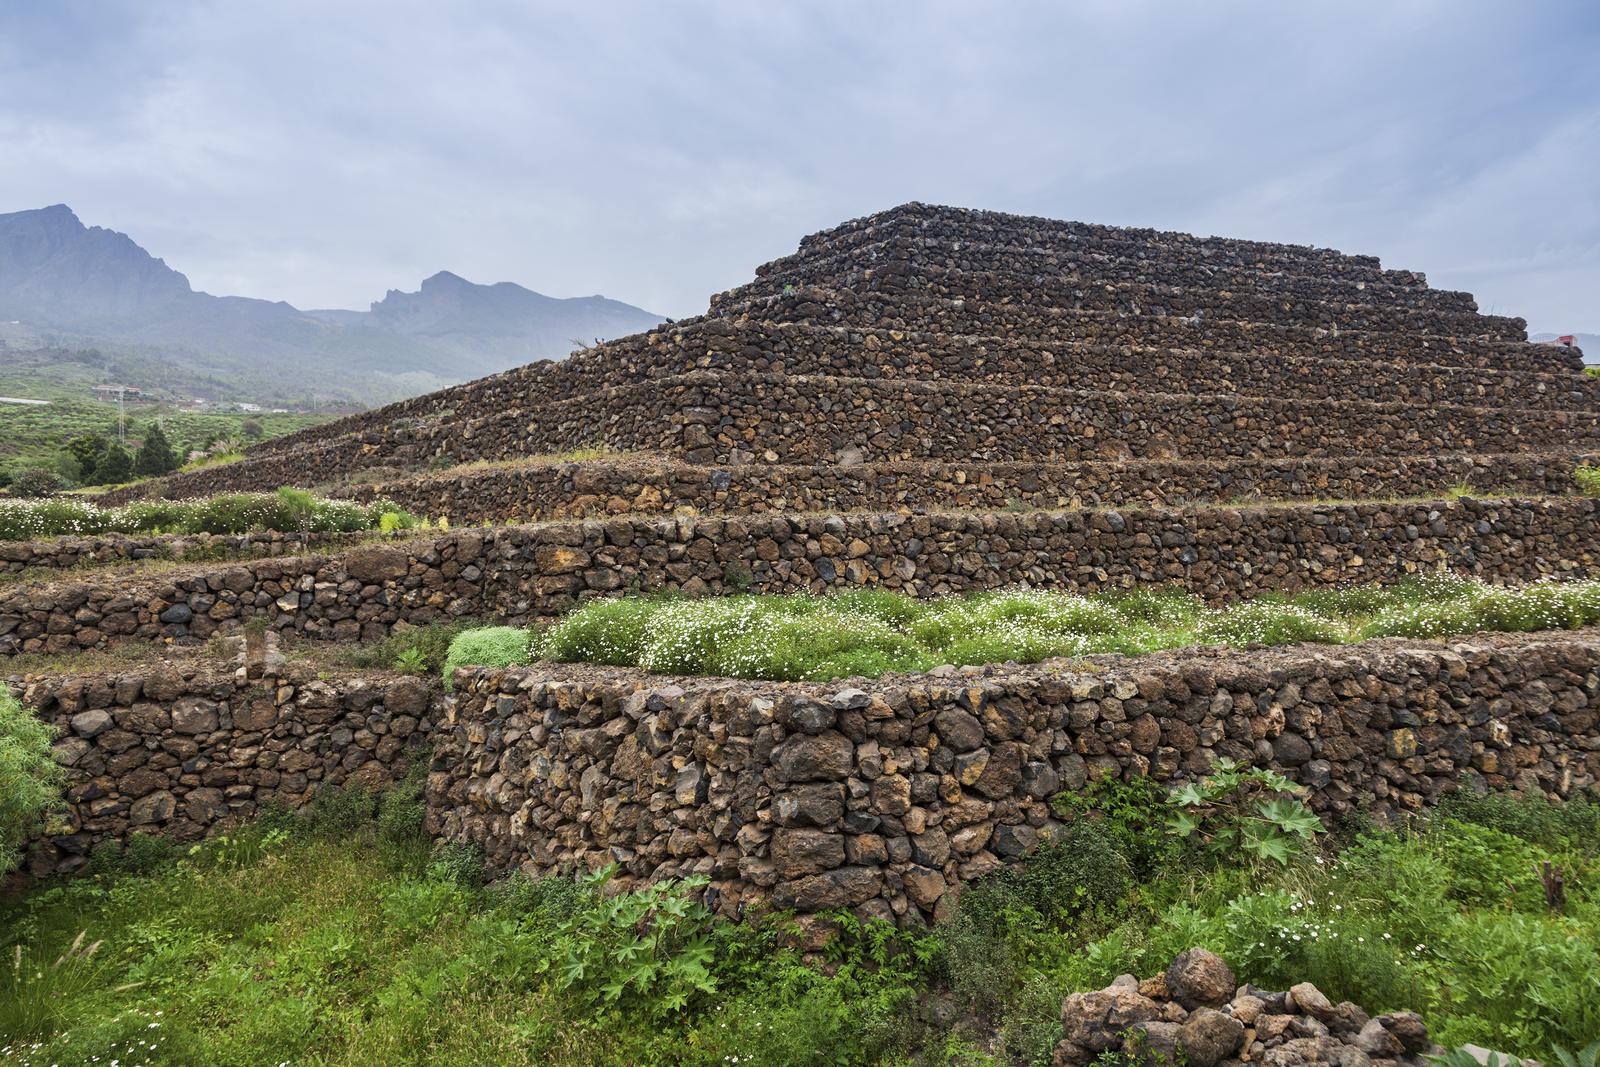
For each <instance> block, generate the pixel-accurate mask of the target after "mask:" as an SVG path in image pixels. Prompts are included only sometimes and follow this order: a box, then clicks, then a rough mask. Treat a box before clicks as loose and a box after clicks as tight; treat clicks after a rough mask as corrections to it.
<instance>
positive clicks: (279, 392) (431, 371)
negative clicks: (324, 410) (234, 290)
mask: <svg viewBox="0 0 1600 1067" xmlns="http://www.w3.org/2000/svg"><path fill="white" fill-rule="evenodd" d="M0 319H4V320H15V321H18V322H21V323H24V324H26V325H27V326H30V327H33V328H34V329H36V330H44V331H50V332H51V333H52V334H54V335H56V337H57V339H58V340H59V341H61V342H64V343H67V344H74V345H94V346H96V347H101V348H108V349H111V350H114V351H115V350H123V351H133V352H139V353H141V354H145V355H150V354H160V355H162V356H164V357H166V358H169V359H170V360H171V361H173V362H174V363H176V364H180V365H182V366H185V367H188V368H190V369H193V370H195V371H197V372H201V373H205V374H209V375H222V376H225V377H229V378H232V379H234V380H237V381H239V382H240V384H241V387H242V388H244V389H246V390H247V391H250V392H253V393H254V394H256V398H259V399H276V398H279V397H292V396H304V395H307V392H308V391H309V392H310V393H311V394H313V395H322V396H324V397H325V398H327V397H343V398H347V399H352V400H359V401H361V402H366V403H375V402H381V401H385V400H391V399H396V398H398V397H401V396H406V395H411V394H413V393H415V392H417V391H419V390H422V389H426V388H433V387H438V386H441V385H447V384H451V383H453V382H458V381H466V380H469V379H471V378H476V377H481V376H483V375H485V374H493V373H496V372H497V371H501V370H506V369H508V368H510V367H514V366H519V365H521V364H523V363H529V362H535V361H538V360H544V359H558V358H561V357H562V356H565V355H566V354H567V353H568V352H569V351H571V350H572V348H573V347H575V343H577V342H581V343H588V342H589V341H590V340H591V339H593V338H595V337H607V338H614V337H619V336H624V335H626V334H630V333H636V332H638V331H640V330H644V329H648V328H650V327H651V326H654V325H656V324H658V323H660V322H662V321H663V319H662V317H661V316H659V315H655V314H653V313H651V312H648V311H645V310H643V309H642V308H637V307H634V306H633V305H630V304H626V303H623V302H621V301H617V300H612V299H610V298H607V297H602V296H585V297H571V298H562V297H552V296H546V295H544V294H542V293H537V292H534V291H533V290H531V289H526V288H524V287H522V286H520V285H517V284H516V283H514V282H496V283H492V284H489V285H479V284H477V283H473V282H469V281H467V280H466V279H465V278H463V277H461V276H460V275H458V274H455V273H453V272H450V271H439V272H437V273H435V274H433V275H431V276H429V277H428V278H427V279H424V280H423V282H422V283H421V284H420V285H419V287H418V289H417V290H416V291H414V292H407V291H404V290H400V289H390V290H389V291H388V292H386V293H385V294H384V296H383V298H382V299H379V300H375V301H373V302H372V304H371V305H370V306H369V308H368V309H367V310H366V311H353V310H342V309H311V310H301V309H299V308H296V307H295V306H293V305H292V304H289V303H287V302H285V301H269V300H261V299H257V298H254V297H246V296H216V295H213V294H210V293H206V292H203V291H200V290H196V289H194V288H193V286H192V285H191V284H190V283H189V279H188V278H187V276H185V275H184V274H183V273H181V272H180V271H178V270H176V269H174V268H173V267H171V266H169V265H168V264H167V263H166V261H165V260H163V259H160V258H159V257H156V256H154V255H152V254H151V253H150V252H148V251H147V250H145V249H144V248H143V247H142V246H140V245H139V244H138V243H137V242H136V241H134V240H133V239H132V238H131V237H129V236H128V235H126V234H123V233H120V232H118V231H116V230H111V229H107V228H104V227H100V226H92V227H91V226H86V225H84V223H83V222H82V220H80V219H79V218H78V216H77V215H76V213H74V212H73V211H72V210H71V208H69V207H68V206H67V205H65V204H52V205H50V206H48V207H44V208H36V209H31V210H26V211H19V212H11V213H8V214H0Z"/></svg>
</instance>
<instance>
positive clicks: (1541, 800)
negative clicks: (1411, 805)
mask: <svg viewBox="0 0 1600 1067" xmlns="http://www.w3.org/2000/svg"><path fill="white" fill-rule="evenodd" d="M1436 810H1437V814H1438V816H1439V817H1440V818H1445V819H1453V820H1455V821H1456V822H1462V823H1473V824H1475V825H1477V826H1486V827H1488V828H1489V829H1492V830H1499V831H1500V832H1501V833H1505V834H1510V835H1511V836H1513V837H1518V838H1521V839H1522V840H1524V841H1530V842H1532V843H1534V844H1537V845H1543V846H1544V847H1546V848H1551V849H1572V850H1583V851H1588V852H1600V800H1597V799H1596V798H1595V796H1594V795H1593V794H1592V793H1579V794H1577V795H1576V796H1574V797H1571V798H1570V799H1568V800H1566V801H1565V802H1556V801H1552V800H1549V799H1548V798H1546V797H1545V796H1544V794H1542V793H1526V794H1518V793H1482V794H1480V793H1474V792H1472V791H1471V790H1467V789H1460V790H1457V791H1456V792H1454V793H1451V794H1449V795H1448V796H1446V797H1444V798H1443V799H1442V800H1440V801H1439V805H1438V808H1437V809H1436Z"/></svg>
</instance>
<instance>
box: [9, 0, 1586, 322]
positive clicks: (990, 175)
mask: <svg viewBox="0 0 1600 1067" xmlns="http://www.w3.org/2000/svg"><path fill="white" fill-rule="evenodd" d="M1597 60H1600V4H1597V3H1596V2H1595V0H1571V2H1565V3H1555V2H1551V3H1539V2H1535V0H1520V2H1516V3H1510V2H1487V0H1486V2H1471V0H1437V2H1431V3H1430V2H1417V3H1407V2H1403V0H1387V2H1376V3H1365V2H1354V0H1341V2H1337V3H1325V4H1324V3H1302V2H1284V0H1278V2H1274V3H1244V2H1238V3H1235V2H1225V0H1206V2H1204V3H1192V2H1178V0H1173V2H1170V3H1137V2H1125V0H1116V2H1113V0H1105V2H1095V3H1043V2H1040V3H1029V2H1015V3H1005V2H998V0H989V2H978V0H973V2H969V3H939V2H917V3H913V2H906V3H868V2H864V0H853V2H846V0H841V2H837V3H800V2H793V3H785V4H778V3H755V2H727V3H692V2H673V3H662V2H659V0H656V2H638V3H605V2H600V0H591V2H586V3H576V2H574V3H569V4H559V5H557V4H534V3H521V2H505V3H465V2H463V3H439V2H437V0H433V2H426V3H411V2H402V0H383V2H381V3H370V4H369V3H346V2H328V0H319V2H285V0H275V2H272V3H234V2H227V3H186V2H179V0H162V2H160V3H149V2H147V0H130V2H128V3H113V2H99V3H71V2H37V3H35V2H32V0H0V211H12V210H19V209H23V208H29V207H40V206H43V205H45V204H50V203H58V202H65V203H67V204H70V205H71V206H72V207H73V208H74V209H75V210H76V211H77V212H78V214H79V216H80V217H81V218H82V219H83V220H84V221H85V222H86V223H88V224H90V225H102V226H107V227H110V228H113V229H118V230H122V231H124V232H126V233H128V234H130V235H131V236H132V237H133V238H134V239H135V240H136V241H138V242H139V243H141V244H142V245H144V246H145V247H146V248H148V249H149V250H150V251H151V252H152V253H153V254H155V255H158V256H161V257H163V258H165V259H166V261H167V262H168V263H169V264H171V265H172V266H174V267H176V268H177V269H179V270H182V271H184V272H185V273H186V274H188V275H189V278H190V280H191V281H192V282H193V283H194V285H195V287H196V288H199V289H204V290H207V291H209V292H214V293H223V294H241V295H248V296H259V297H266V298H271V299H284V300H288V301H290V302H292V303H294V304H296V305H299V306H301V307H356V308H364V307H365V306H366V305H367V303H368V302H370V301H372V300H374V299H377V298H379V297H381V296H382V295H383V292H384V290H385V289H388V288H408V289H410V288H415V287H416V283H417V282H418V281H419V280H420V279H422V278H423V277H425V276H426V275H429V274H432V273H433V272H434V271H437V270H440V269H449V270H453V271H455V272H456V273H458V274H461V275H463V276H465V277H467V278H470V279H472V280H474V281H485V282H486V281H496V280H511V281H516V282H519V283H521V284H524V285H527V286H529V287H530V288H534V289H538V290H540V291H541V292H546V293H550V294H552V295H557V296H578V295H586V294H589V293H596V292H603V293H605V294H606V295H608V296H613V297H616V298H618V299H622V300H626V301H629V302H631V303H635V304H639V305H641V306H643V307H646V308H649V309H650V310H653V311H658V312H661V313H663V314H667V315H673V316H680V317H681V316H684V315H691V314H695V313H698V312H700V311H703V310H704V308H705V306H706V298H707V296H708V295H709V294H710V293H711V292H713V291H716V290H719V289H725V288H728V287H730V286H732V285H736V284H739V283H740V282H742V281H744V280H746V279H748V278H749V277H750V276H751V273H752V270H753V268H754V267H755V266H756V264H758V263H760V262H763V261H765V260H768V259H771V258H774V257H776V256H779V255H783V254H786V253H788V252H791V251H793V250H794V247H795V244H796V242H797V241H798V240H799V238H800V237H801V236H802V235H803V234H806V233H809V232H812V231H814V230H818V229H822V228H824V227H827V226H830V225H833V224H835V223H837V222H840V221H842V220H844V219H847V218H852V217H855V216H859V215H863V214H867V213H869V212H872V211H877V210H880V209H883V208H886V207H890V206H892V205H894V204H897V203H901V202H904V201H907V200H925V201H932V202H938V203H949V204H959V205H964V206H970V207H984V208H993V209H999V210H1006V211H1020V212H1026V213H1029V214H1039V215H1048V216H1053V217H1058V218H1072V219H1083V220H1087V221H1093V222H1107V223H1118V224H1126V225H1138V226H1155V227H1160V228H1163V229H1177V230H1185V231H1190V232H1196V233H1216V234H1222V235H1227V236H1238V237H1253V238H1261V239H1268V240H1280V241H1293V242H1300V243H1310V244H1318V245H1327V246H1332V247H1336V248H1340V249H1343V250H1345V251H1348V252H1363V253H1370V254H1376V255H1379V256H1381V257H1382V258H1383V261H1384V263H1385V264H1386V265H1389V266H1393V267H1404V268H1410V269H1415V270H1422V271H1425V272H1426V273H1427V275H1428V277H1429V280H1430V281H1431V282H1432V283H1433V284H1434V285H1436V286H1445V287H1450V288H1462V289H1468V290H1471V291H1473V292H1475V293H1476V294H1477V295H1478V299H1479V304H1480V306H1481V307H1482V308H1483V309H1484V310H1486V311H1488V310H1493V311H1498V312H1501V313H1507V314H1517V315H1522V316H1524V317H1526V318H1527V319H1528V320H1529V322H1530V324H1531V326H1532V328H1534V329H1543V330H1563V331H1565V330H1587V331H1600V67H1597Z"/></svg>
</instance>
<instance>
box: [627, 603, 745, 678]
mask: <svg viewBox="0 0 1600 1067" xmlns="http://www.w3.org/2000/svg"><path fill="white" fill-rule="evenodd" d="M763 614H765V611H764V610H763V605H762V603H761V602H760V601H759V600H758V599H757V598H755V597H744V596H738V597H725V598H722V599H719V600H700V601H685V602H683V603H677V604H666V605H663V606H662V607H661V608H660V609H659V610H657V611H655V612H654V613H652V614H651V616H650V617H649V619H648V620H647V621H646V622H645V634H644V642H645V644H644V649H643V651H642V652H641V654H640V656H639V666H641V667H643V668H644V669H645V670H647V671H654V672H656V673H657V674H709V673H715V672H714V671H711V670H709V669H708V666H709V665H710V664H711V663H712V662H714V661H715V659H716V657H717V656H718V655H720V654H721V653H722V650H723V649H725V648H727V647H728V646H730V645H732V644H733V643H734V642H736V641H738V640H739V639H740V638H741V637H743V636H744V635H745V634H746V633H748V632H749V630H750V627H751V626H752V625H754V623H755V620H756V619H757V618H758V617H760V616H762V615H763Z"/></svg>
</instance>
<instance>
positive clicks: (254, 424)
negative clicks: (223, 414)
mask: <svg viewBox="0 0 1600 1067" xmlns="http://www.w3.org/2000/svg"><path fill="white" fill-rule="evenodd" d="M239 432H240V433H242V434H244V435H245V437H247V438H249V439H250V440H252V441H259V440H260V439H261V435H262V434H264V433H266V432H267V431H266V430H263V429H262V428H261V420H260V419H245V420H244V421H243V422H241V423H240V424H239Z"/></svg>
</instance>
